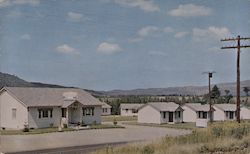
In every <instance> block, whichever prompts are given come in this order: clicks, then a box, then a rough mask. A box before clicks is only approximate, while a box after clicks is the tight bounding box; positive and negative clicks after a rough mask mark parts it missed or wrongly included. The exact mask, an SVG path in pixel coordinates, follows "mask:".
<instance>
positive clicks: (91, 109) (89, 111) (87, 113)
mask: <svg viewBox="0 0 250 154" xmlns="http://www.w3.org/2000/svg"><path fill="white" fill-rule="evenodd" d="M94 109H95V108H94V107H87V108H83V116H93V115H94Z"/></svg>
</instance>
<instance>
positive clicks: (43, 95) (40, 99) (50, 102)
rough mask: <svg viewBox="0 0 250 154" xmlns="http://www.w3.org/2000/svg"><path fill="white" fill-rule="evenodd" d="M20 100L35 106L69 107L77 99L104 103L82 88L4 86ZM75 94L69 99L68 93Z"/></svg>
mask: <svg viewBox="0 0 250 154" xmlns="http://www.w3.org/2000/svg"><path fill="white" fill-rule="evenodd" d="M3 90H7V91H8V92H10V93H11V94H12V95H14V96H15V97H16V98H17V99H18V100H20V101H21V102H23V103H24V104H25V105H26V106H28V107H32V106H33V107H34V106H62V107H67V106H69V105H70V104H72V103H73V102H75V101H78V102H79V103H81V104H83V105H86V106H87V105H102V104H101V102H100V101H99V100H98V99H96V98H94V97H93V96H92V95H90V94H89V93H87V92H86V91H84V90H82V89H77V88H34V87H4V88H3ZM72 93H73V94H74V98H73V97H72V99H67V98H65V94H66V95H72Z"/></svg>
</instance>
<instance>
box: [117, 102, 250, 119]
mask: <svg viewBox="0 0 250 154" xmlns="http://www.w3.org/2000/svg"><path fill="white" fill-rule="evenodd" d="M209 111H210V106H209V105H208V104H204V105H202V104H200V103H187V104H185V105H183V106H180V105H178V104H176V103H174V102H152V103H147V104H121V115H122V116H138V122H139V123H156V124H163V123H180V122H197V120H198V119H203V120H207V121H208V120H209V119H210V112H209ZM211 113H212V115H211V116H212V119H213V120H214V121H224V120H234V119H236V105H235V104H214V105H213V106H212V112H211ZM241 119H250V109H249V108H247V107H245V106H242V107H241Z"/></svg>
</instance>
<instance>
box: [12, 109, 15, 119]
mask: <svg viewBox="0 0 250 154" xmlns="http://www.w3.org/2000/svg"><path fill="white" fill-rule="evenodd" d="M12 119H16V109H12Z"/></svg>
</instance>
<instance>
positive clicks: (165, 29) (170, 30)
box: [163, 27, 174, 33]
mask: <svg viewBox="0 0 250 154" xmlns="http://www.w3.org/2000/svg"><path fill="white" fill-rule="evenodd" d="M163 32H164V33H172V32H174V29H173V28H172V27H165V28H164V29H163Z"/></svg>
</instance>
